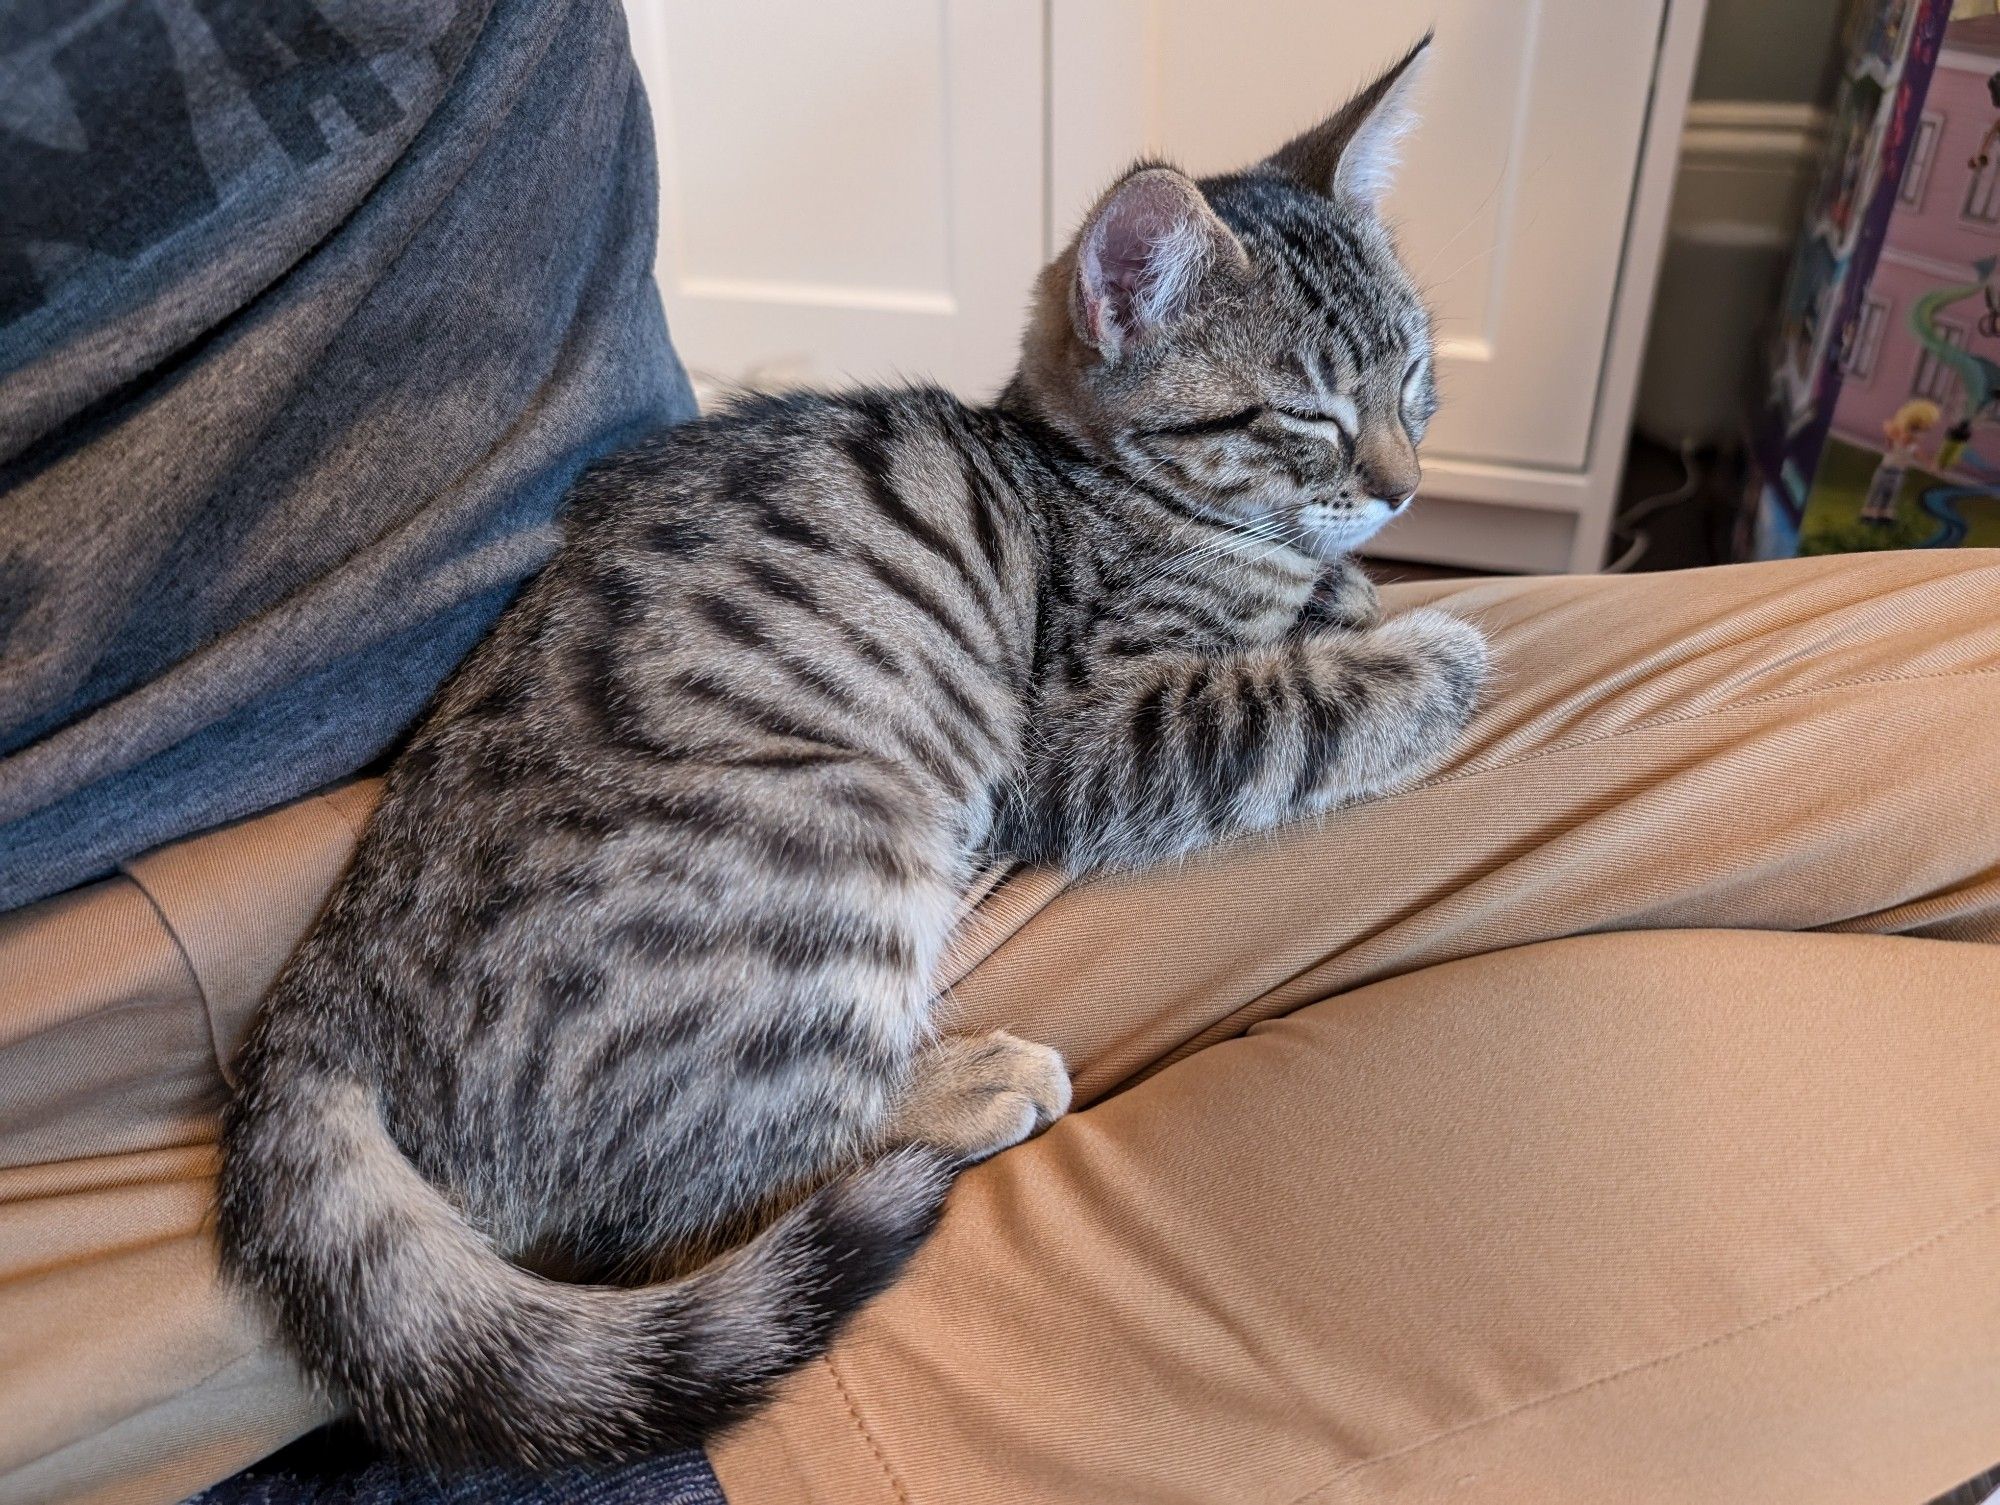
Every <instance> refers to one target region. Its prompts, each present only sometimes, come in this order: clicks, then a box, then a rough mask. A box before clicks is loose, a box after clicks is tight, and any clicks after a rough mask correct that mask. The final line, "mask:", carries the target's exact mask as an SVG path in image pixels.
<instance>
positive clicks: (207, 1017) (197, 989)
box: [121, 868, 229, 1089]
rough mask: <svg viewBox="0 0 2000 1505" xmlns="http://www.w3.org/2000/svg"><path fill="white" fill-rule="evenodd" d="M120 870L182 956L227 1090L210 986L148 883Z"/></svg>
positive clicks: (209, 1049) (224, 1065) (227, 1073)
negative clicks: (205, 981) (143, 896)
mask: <svg viewBox="0 0 2000 1505" xmlns="http://www.w3.org/2000/svg"><path fill="white" fill-rule="evenodd" d="M121 871H123V872H124V874H125V876H126V877H127V878H128V879H130V880H131V883H132V886H133V887H134V888H136V889H138V890H139V892H140V893H141V894H144V895H145V897H146V902H147V904H149V905H151V906H152V910H153V914H154V916H155V917H156V918H158V920H159V922H160V928H161V929H162V930H164V931H166V933H167V939H168V940H170V941H172V942H173V944H174V953H175V954H176V955H177V956H179V957H180V959H181V965H182V966H183V967H185V968H186V969H187V975H188V981H189V982H190V983H192V984H193V985H194V996H195V998H196V1000H197V1001H198V1002H199V1003H200V1004H201V1022H202V1027H203V1028H204V1029H206V1030H207V1031H208V1053H209V1055H210V1056H212V1057H213V1058H214V1060H215V1070H216V1074H217V1076H218V1077H220V1078H221V1080H222V1083H223V1086H224V1088H225V1089H226V1088H227V1086H228V1083H229V1063H228V1062H227V1061H225V1060H224V1059H223V1058H222V1035H221V1032H220V1031H219V1030H217V1028H216V1026H215V1004H214V1003H213V1002H212V1001H211V1000H210V999H209V996H208V985H207V984H206V983H204V982H203V981H202V980H201V969H200V968H199V967H197V966H195V964H194V957H193V955H192V954H190V953H189V951H188V948H187V943H186V942H185V941H183V940H182V939H181V933H180V930H179V928H178V927H177V926H176V925H175V924H174V922H173V921H172V920H171V919H169V918H168V917H167V911H166V908H165V906H163V905H162V904H161V903H160V901H159V900H158V899H156V898H155V897H154V896H153V891H152V889H150V888H148V887H147V886H146V883H145V880H144V879H142V878H140V877H139V875H138V874H136V873H134V872H132V871H131V870H130V869H129V868H128V869H122V870H121Z"/></svg>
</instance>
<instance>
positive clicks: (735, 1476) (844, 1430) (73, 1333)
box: [0, 551, 2000, 1505]
mask: <svg viewBox="0 0 2000 1505" xmlns="http://www.w3.org/2000/svg"><path fill="white" fill-rule="evenodd" d="M1386 594H1387V596H1388V602H1389V606H1390V609H1391V610H1396V609H1400V608H1402V607H1405V606H1408V605H1410V604H1413V603H1415V602H1417V601H1420V600H1422V601H1436V602H1440V603H1442V604H1446V605H1448V606H1450V607H1451V608H1452V609H1453V610H1457V611H1461V612H1464V613H1466V614H1468V615H1471V616H1473V617H1476V618H1477V619H1478V620H1479V621H1480V622H1482V623H1483V624H1484V625H1485V626H1486V627H1487V628H1488V629H1489V630H1490V631H1491V632H1492V633H1493V635H1494V638H1495V641H1496V647H1497V650H1498V658H1499V662H1500V664H1501V665H1502V669H1503V674H1504V678H1503V681H1502V683H1501V684H1500V686H1499V687H1498V689H1497V691H1496V694H1495V696H1494V698H1493V703H1492V704H1491V706H1490V707H1489V708H1488V709H1487V710H1486V711H1484V712H1483V713H1482V714H1481V716H1480V717H1479V718H1478V720H1477V722H1476V723H1475V725H1474V727H1473V728H1472V730H1471V733H1470V735H1469V737H1468V739H1467V742H1466V745H1465V747H1464V748H1463V750H1462V752H1461V753H1460V755H1459V756H1458V757H1457V759H1456V760H1455V761H1454V763H1453V764H1452V766H1451V767H1450V768H1449V769H1447V770H1445V771H1444V772H1442V773H1440V774H1438V775H1436V776H1435V777H1433V778H1431V779H1429V780H1427V781H1426V782H1425V783H1424V784H1423V785H1422V786H1421V787H1419V788H1417V789H1415V790H1412V791H1410V792H1409V793H1406V794H1403V795H1400V796H1397V797H1395V798H1392V799H1389V800H1385V801H1382V802H1380V803H1378V804H1374V805H1371V806H1367V807H1363V808H1360V809H1357V810H1353V811H1349V812H1345V813H1343V814H1341V815H1339V816H1337V817H1335V818H1333V819H1330V820H1327V821H1325V822H1322V823H1319V824H1317V825H1313V826H1308V827H1299V828H1295V829H1292V830H1289V831H1287V832H1284V833H1282V834H1281V835H1279V836H1277V837H1275V838H1272V839H1269V840H1262V841H1256V842H1246V843H1242V844H1239V845H1236V846H1234V847H1231V848H1229V849H1226V850H1222V851H1218V852H1214V853H1210V854H1207V855H1205V856H1203V857H1201V858H1199V859H1197V860H1195V861H1191V862H1189V863H1187V864H1185V865H1183V866H1181V867H1178V868H1175V869H1172V870H1169V871H1163V872H1157V873H1152V874H1148V875H1145V876H1143V877H1139V878H1133V879H1125V880H1119V881H1099V882H1093V883H1089V884H1084V885H1080V886H1076V887H1071V888H1064V887H1063V886H1062V885H1060V884H1059V883H1058V882H1056V881H1055V880H1054V879H1053V878H1052V877H1050V876H1049V875H1047V874H1044V873H1036V872H1029V873H1022V874H1016V875H1013V876H1011V877H1009V878H1007V879H1006V881H1004V882H1001V883H999V884H997V885H996V886H995V887H994V888H993V889H992V891H991V892H989V893H987V894H986V895H985V896H984V897H983V899H982V900H981V902H980V903H979V904H978V906H977V907H976V908H975V909H974V910H973V911H972V912H971V913H970V915H969V916H968V918H967V920H966V922H965V924H964V926H963V928H962V933H961V935H960V938H959V946H958V950H957V956H956V959H955V963H954V968H953V971H954V983H955V985H954V987H953V990H952V997H951V1001H950V1008H951V1010H952V1012H953V1014H954V1015H955V1017H956V1019H957V1021H958V1022H959V1023H960V1024H961V1025H962V1026H963V1027H966V1028H982V1027H988V1026H992V1025H997V1024H1005V1025H1007V1026H1009V1027H1012V1028H1015V1029H1018V1030H1020V1031H1021V1032H1023V1033H1026V1034H1030V1035H1033V1036H1035V1037H1038V1038H1042V1039H1047V1040H1050V1041H1053V1042H1055V1043H1057V1044H1060V1045H1061V1046H1062V1047H1063V1048H1064V1049H1065V1050H1066V1051H1067V1052H1068V1053H1069V1055H1070V1057H1071V1060H1072V1062H1073V1064H1074V1066H1075V1068H1076V1071H1077V1077H1078V1086H1079V1093H1078V1098H1079V1111H1077V1112H1075V1113H1073V1114H1072V1115H1071V1116H1070V1117H1069V1118H1068V1119H1066V1120H1064V1121H1063V1122H1061V1123H1059V1124H1058V1125H1056V1127H1055V1128H1054V1129H1053V1130H1051V1131H1050V1132H1049V1133H1048V1134H1046V1135H1044V1136H1042V1137H1041V1138H1040V1139H1038V1140H1036V1141H1034V1142H1033V1143H1031V1144H1029V1145H1026V1146H1022V1147H1020V1148H1018V1149H1016V1150H1013V1151H1010V1152H1009V1153H1007V1154H1005V1155H1003V1156H1001V1157H999V1158H998V1159H997V1160H995V1161H993V1162H990V1163H989V1164H987V1165H985V1166H982V1167H980V1168H979V1169H977V1170H975V1171H973V1172H971V1173H970V1174H968V1175H967V1176H966V1177H965V1178H964V1180H963V1182H962V1183H961V1185H960V1187H959V1188H958V1190H957V1191H956V1192H955V1193H954V1196H953V1200H952V1204H951V1207H950V1209H949V1212H948V1214H947V1217H946V1219H945V1222H944V1226H943V1227H942V1229H941V1230H940V1232H939V1233H938V1235H937V1236H936V1238H935V1239H934V1240H933V1242H932V1243H931V1245H930V1246H929V1247H927V1248H926V1250H925V1251H924V1252H923V1253H922V1254H921V1255H920V1256H919V1258H918V1260H917V1262H916V1265H915V1266H914V1268H913V1270H912V1272H911V1273H910V1275H909V1276H908V1277H907V1278H906V1279H905V1280H904V1281H903V1282H902V1283H901V1284H899V1285H898V1286H897V1287H896V1288H895V1289H893V1290H892V1291H891V1292H890V1293H889V1294H888V1295H887V1296H885V1297H884V1298H882V1299H881V1300H879V1301H878V1302H876V1303H875V1304H874V1305H873V1306H872V1307H871V1308H869V1310H868V1311H867V1312H865V1313H864V1314H863V1315H862V1317H861V1318H860V1319H859V1320H858V1321H857V1322H856V1324H855V1325H854V1327H853V1328H852V1329H851V1330H850V1331H849V1332H848V1334H847V1335H846V1336H845V1337H844V1338H843V1340H842V1341H841V1343H840V1344H839V1345H838V1347H837V1348H836V1350H835V1351H834V1353H833V1354H832V1356H831V1357H830V1358H829V1359H828V1360H827V1361H825V1362H823V1363H819V1364H815V1365H813V1366H811V1367H809V1368H808V1369H806V1370H805V1371H803V1372H801V1373H800V1374H799V1375H798V1376H796V1377H795V1379H794V1380H793V1382H791V1383H790V1384H789V1385H788V1386H787V1387H786V1389H785V1391H784V1393H783V1395H782V1397H781V1398H780V1400H779V1401H778V1402H777V1403H776V1404H775V1405H774V1406H772V1407H771V1408H770V1409H769V1410H768V1411H767V1412H765V1413H764V1414H763V1415H762V1416H760V1417H759V1418H758V1419H757V1420H755V1421H753V1422H752V1423H750V1424H749V1425H747V1426H745V1427H744V1428H742V1429H740V1430H739V1431H738V1432H736V1433H735V1434H733V1435H732V1436H730V1437H729V1438H727V1439H725V1440H724V1441H723V1442H721V1443H720V1444H719V1445H718V1446H717V1447H716V1448H715V1450H714V1458H715V1462H716V1467H717V1470H718V1472H719V1474H720V1475H721V1478H722V1481H723V1484H724V1488H725V1490H726V1492H727V1493H728V1494H729V1497H730V1499H731V1501H732V1505H764V1502H770V1505H791V1502H803V1501H815V1502H827V1505H873V1502H881V1505H979V1502H993V1505H1000V1502H1003V1501H1005V1502H1008V1505H1014V1502H1040V1501H1050V1502H1100V1501H1102V1502H1122V1501H1188V1502H1202V1505H1213V1502H1234V1501H1246V1502H1247V1501H1259V1502H1262V1501H1269V1502H1277V1505H1306V1502H1309V1501H1311V1502H1353V1501H1376V1500H1389V1499H1397V1500H1413V1501H1428V1500H1445V1499H1459V1498H1464V1499H1467V1500H1477V1501H1479V1502H1481V1505H1496V1502H1512V1501H1521V1502H1535V1505H1545V1502H1568V1501H1588V1502H1636V1505H1651V1502H1656V1501H1657V1502H1661V1505H1666V1502H1674V1505H1687V1502H1709V1501H1714V1502H1752V1501H1754V1502H1757V1505H1772V1502H1786V1501H1798V1502H1800V1505H1806V1502H1810V1505H1843V1502H1854V1505H1884V1502H1890V1505H1904V1502H1907V1505H1918V1502H1920V1501H1922V1500H1924V1499H1926V1498H1928V1497H1929V1496H1931V1495H1933V1494H1936V1493H1938V1492H1940V1491H1941V1490H1943V1489H1945V1488H1947V1487H1949V1486H1951V1485H1952V1484H1954V1483H1956V1482H1957V1481H1959V1480H1961V1479H1963V1478H1965V1477H1967V1476H1969V1475H1971V1474H1973V1473H1976V1472H1978V1471H1979V1470H1980V1469H1982V1468H1984V1467H1987V1466H1988V1465H1990V1464H1992V1463H1993V1462H1994V1461H1995V1460H1996V1459H2000V947H1996V946H1995V944H1994V943H1995V942H1996V941H2000V556H1996V555H1995V554H1992V553H1982V552H1975V551H1961V552H1956V553H1941V554H1926V553H1909V554H1893V555H1880V556H1872V557H1857V558H1844V559H1838V560H1821V561H1802V562H1796V563H1790V564H1782V565H1770V566H1756V567H1744V568H1735V569H1726V570H1713V571H1703V572H1695V573H1688V574H1676V575H1661V576H1650V577H1640V578H1636V579H1627V578H1618V579H1599V578H1579V579H1564V580H1504V581H1502V580H1495V581H1479V582H1470V583H1462V584H1454V585H1448V586H1433V587H1405V588H1399V589H1396V590H1392V591H1390V592H1387V593H1386ZM372 797H373V790H372V788H371V787H369V786H366V785H361V786H355V787H353V788H350V789H346V790H342V791H336V792H335V793H333V794H331V795H328V796H323V797H321V798H319V799H316V800H309V801H305V802H302V803H300V804H299V805H295V806H292V807H288V808H287V809H284V810H281V811H277V812H274V813H273V814H271V815H267V816H264V817H261V818H259V819H257V820H253V821H249V822H246V823H244V824H242V825H239V826H236V827H232V828H229V829H227V830H224V831H220V832H216V833H211V834H210V835H207V836H203V837H200V838H197V839H195V840H193V841H189V842H184V843H181V844H179V845H177V846H175V847H171V848H168V849H165V850H163V851H160V852H157V853H154V854H152V855H150V856H148V857H147V858H144V859H142V860H140V861H138V862H135V863H133V864H132V865H131V868H130V870H129V872H128V873H127V874H126V875H124V876H121V877H119V878H115V879H112V880H109V881H107V882H105V883H102V884H99V885H96V886H94V887H92V888H89V889H86V890H82V891H79V892H77V893H74V894H71V895H67V896H64V897H62V898H58V899H54V900H50V901H47V902H45V903H43V904H41V905H38V906H35V907H33V908H31V909H28V910H25V911H20V912H17V913H15V914H13V915H10V916H5V917H0V1502H6V1505H15V1502H39V1501H73V1500H92V1501H122V1502H135V1505H140V1502H155V1501H159V1502H164V1501H170V1500H173V1499H175V1498H177V1497H178V1496H179V1495H180V1494H183V1493H185V1492H187V1491H188V1490H191V1489H193V1488H195V1487H197V1486H199V1485H200V1484H202V1483H205V1482H207V1481H208V1480H210V1479H213V1478H216V1477H218V1476H220V1475H222V1474H224V1473H226V1472H228V1471H229V1470H230V1469H232V1468H234V1467H236V1466H238V1465H240V1464H241V1463H243V1462H246V1461H248V1460H249V1459H251V1458H253V1457H254V1456H256V1455H258V1454H259V1453H261V1452H263V1451H266V1450H268V1449H270V1448H271V1447H273V1446H275V1445H276V1444H278V1443H279V1442H281V1441H283V1440H284V1439H285V1438H287V1437H288V1436H290V1435H292V1434H294V1433H295V1432H297V1431H299V1430H301V1429H303V1428H305V1427H307V1426H309V1425H311V1424H312V1423H313V1422H314V1421H315V1420H316V1419H317V1418H318V1417H319V1416H320V1415H322V1414H323V1412H322V1410H321V1409H320V1407H319V1405H318V1404H317V1403H316V1402H315V1401H313V1400H312V1399H311V1398H310V1397H309V1396H308V1395H307V1393H306V1392H305V1391H304V1389H303V1387H302V1386H301V1385H300V1383H299V1382H298V1380H297V1379H296V1377H295V1376H294V1375H293V1374H292V1373H291V1371H290V1370H289V1369H288V1367H287V1366H286V1365H285V1364H284V1362H283V1361H282V1360H280V1359H279V1358H277V1357H276V1356H274V1355H273V1353H272V1352H271V1350H270V1348H269V1346H268V1344H267V1343H266V1342H265V1341H264V1340H263V1339H262V1337H261V1335H260V1334H259V1331H258V1328H257V1324H256V1322H255V1321H254V1319H253V1318H252V1317H251V1316H250V1315H248V1314H247V1313H245V1312H244V1311H243V1310H242V1309H241V1308H240V1306H239V1305H238V1304H237V1303H235V1302H234V1301H233V1300H231V1299H230V1298H229V1297H228V1296H227V1295H225V1294H224V1293H222V1292H220V1291H219V1290H218V1288H217V1287H216V1285H215V1283H214V1279H213V1265H212V1251H211V1248H210V1245H209V1244H208V1242H207V1240H206V1237H205V1234H204V1220H205V1218H206V1210H207V1198H208V1195H209V1176H210V1174H211V1171H212V1140H213V1132H214V1126H213V1116H212V1115H213V1109H214V1105H215V1102H216V1100H217V1098H218V1097H219V1095H220V1092H221V1091H222V1083H221V1078H220V1075H219V1068H218V1064H217V1063H218V1062H219V1061H225V1060H227V1059H228V1055H229V1051H230V1049H231V1047H232V1044H233V1041H234V1040H235V1038H237V1037H238V1036H239V1035H240V1033H241V1030H242V1029H243V1027H244V1025H245V1024H246V1023H247V1021H248V1018H249V1016H250V1014H251V1012H252V1011H253V1010H254V1008H255V1004H256V1000H257V997H258V995H259V994H260V993H261V991H262V989H263V987H264V986H265V985H266V984H267V983H268V980H269V978H270V976H271V975H272V973H273V972H274V971H275V970H276V968H277V966H278V965H279V964H280V963H281V961H282V959H283V957H284V954H285V952H286V950H287V948H288V947H289V946H290V945H291V944H292V943H293V941H294V940H295V939H296V937H297V935H298V934H299V933H300V931H301V930H302V929H303V928H304V926H305V925H306V923H307V922H308V921H309V918H310V915H311V913H312V911H313V908H314V906H315V905H316V904H317V902H318V901H319V898H320V897H321V895H322V894H323V893H324V891H325V889H326V887H327V886H328V885H329V884H330V883H331V882H332V880H333V878H334V877H335V876H336V874H337V872H338V870H339V868H340V865H341V864H342V862H344V860H345V858H346V856H347V853H348V852H349V851H350V850H351V846H352V842H353V836H354V831H355V829H356V827H357V825H358V823H359V822H360V821H361V820H362V819H364V818H365V814H366V810H367V808H368V806H369V802H370V800H371V799H372ZM1722 927H1726V928H1722ZM1758 932H1763V933H1758ZM1771 932H1780V933H1771ZM1783 932H1799V933H1783Z"/></svg>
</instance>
